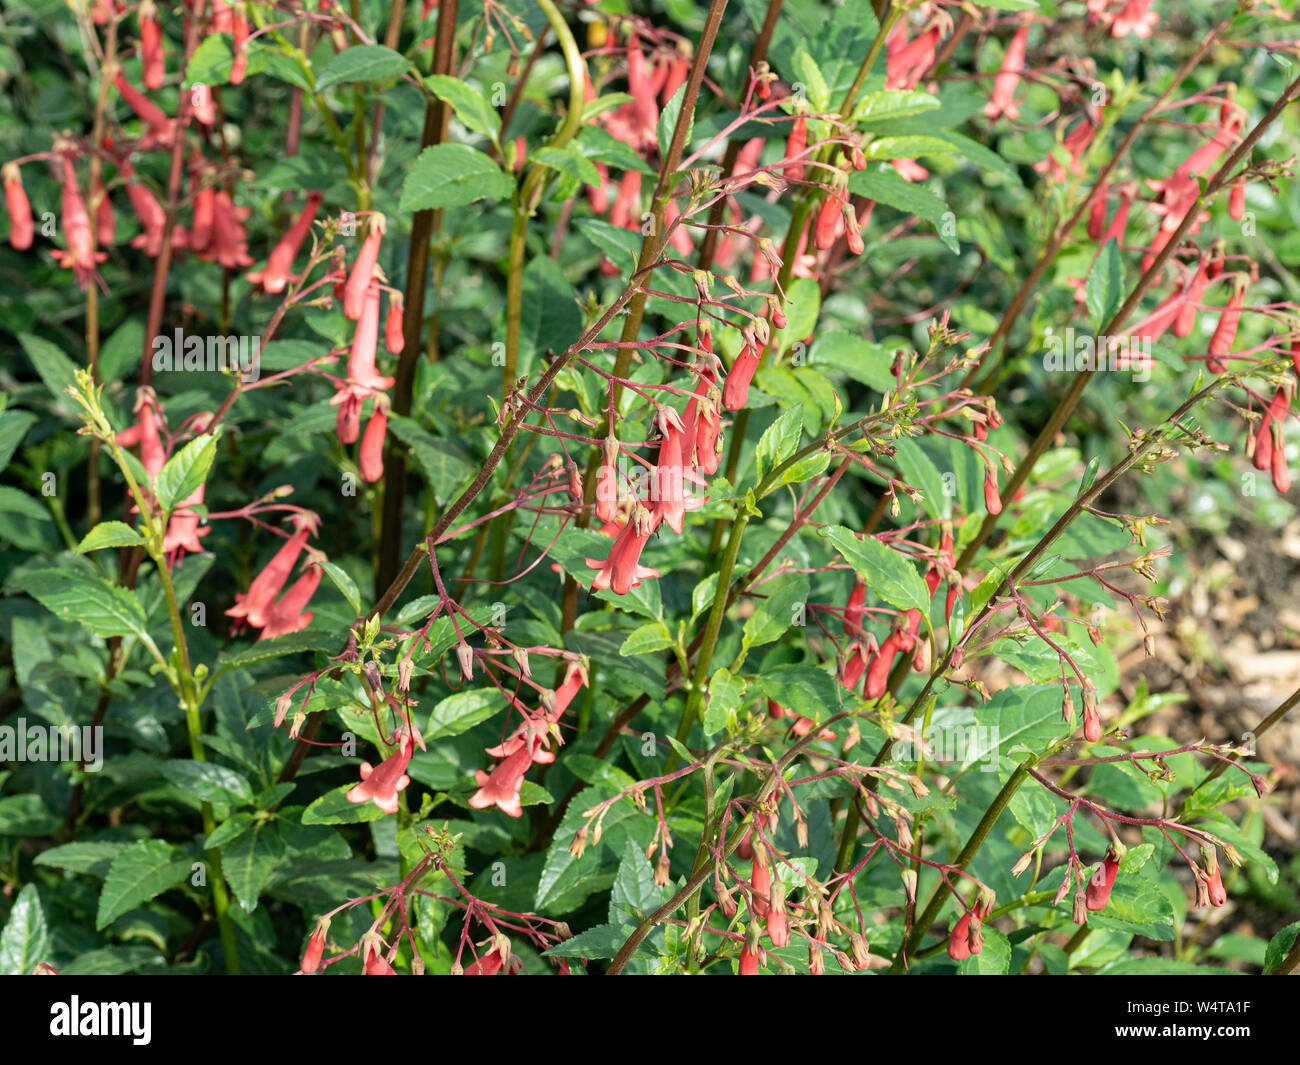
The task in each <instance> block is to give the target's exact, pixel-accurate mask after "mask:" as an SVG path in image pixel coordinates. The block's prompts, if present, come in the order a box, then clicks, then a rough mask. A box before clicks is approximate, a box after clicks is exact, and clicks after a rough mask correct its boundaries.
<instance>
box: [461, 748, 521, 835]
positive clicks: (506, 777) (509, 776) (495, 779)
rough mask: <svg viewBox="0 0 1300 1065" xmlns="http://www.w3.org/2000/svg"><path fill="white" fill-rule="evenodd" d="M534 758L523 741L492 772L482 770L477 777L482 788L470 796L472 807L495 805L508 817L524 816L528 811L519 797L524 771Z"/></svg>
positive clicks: (484, 807)
mask: <svg viewBox="0 0 1300 1065" xmlns="http://www.w3.org/2000/svg"><path fill="white" fill-rule="evenodd" d="M534 760H535V759H534V758H533V752H532V750H531V748H530V746H529V745H528V744H521V745H520V746H519V747H518V748H516V749H515V750H514V751H513V752H512V753H511V754H508V755H507V756H506V757H505V758H504V759H502V760H501V761H500V762H499V763H498V764H497V767H496V768H495V769H494V770H492V772H491V773H490V774H489V773H485V772H484V771H483V770H481V769H480V770H478V771H477V772H476V773H475V774H474V779H475V780H476V781H477V783H478V786H479V788H478V791H476V792H475V793H474V794H473V795H471V796H470V800H469V804H470V806H472V807H474V809H476V810H486V809H487V808H488V807H490V806H495V807H497V809H499V810H500V811H501V812H502V813H503V814H505V815H506V816H508V817H522V816H523V812H524V811H523V806H522V804H521V803H520V800H519V790H520V788H522V787H523V784H524V774H525V773H527V772H528V767H529V766H531V765H532V764H533V762H534Z"/></svg>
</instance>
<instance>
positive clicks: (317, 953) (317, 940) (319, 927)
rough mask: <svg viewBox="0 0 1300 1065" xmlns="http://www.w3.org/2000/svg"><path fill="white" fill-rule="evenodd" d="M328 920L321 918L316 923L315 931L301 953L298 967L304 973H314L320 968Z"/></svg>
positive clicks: (328, 925) (327, 931) (327, 930)
mask: <svg viewBox="0 0 1300 1065" xmlns="http://www.w3.org/2000/svg"><path fill="white" fill-rule="evenodd" d="M329 927H330V919H329V918H328V917H322V918H321V919H320V920H319V921H317V922H316V929H315V931H313V932H312V934H311V938H310V939H308V940H307V949H306V950H304V951H303V952H302V964H301V965H299V966H298V968H299V969H301V970H302V971H303V972H304V973H314V972H315V971H316V970H317V969H319V968H320V959H321V955H322V954H324V953H325V936H326V935H327V934H328V933H329Z"/></svg>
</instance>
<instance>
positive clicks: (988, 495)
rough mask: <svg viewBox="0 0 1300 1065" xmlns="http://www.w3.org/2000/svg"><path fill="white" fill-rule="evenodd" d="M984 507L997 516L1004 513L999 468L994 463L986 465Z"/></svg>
mask: <svg viewBox="0 0 1300 1065" xmlns="http://www.w3.org/2000/svg"><path fill="white" fill-rule="evenodd" d="M984 507H985V509H986V510H987V511H988V512H989V513H990V514H992V515H994V516H995V517H996V516H997V515H998V514H1001V513H1002V497H1001V495H1000V494H999V492H998V468H997V467H996V466H994V465H993V464H992V463H989V464H988V465H986V466H985V467H984Z"/></svg>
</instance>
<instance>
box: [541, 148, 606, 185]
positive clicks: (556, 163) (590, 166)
mask: <svg viewBox="0 0 1300 1065" xmlns="http://www.w3.org/2000/svg"><path fill="white" fill-rule="evenodd" d="M532 158H533V160H534V161H535V162H538V163H541V164H542V166H549V167H550V168H551V169H552V170H558V171H559V172H560V173H561V174H567V175H568V176H569V177H571V178H574V179H576V180H577V181H581V182H582V183H583V184H584V185H599V184H600V171H599V170H597V169H596V166H595V164H594V163H592V161H591V160H590V159H588V158H587V157H586V156H585V155H583V154H582V152H580V151H579V150H578V146H577V145H576V144H574V143H572V142H570V143H569V144H566V145H565V146H564V147H563V148H540V149H538V150H537V151H536V152H534V153H533V155H532Z"/></svg>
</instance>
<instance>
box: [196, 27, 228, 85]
mask: <svg viewBox="0 0 1300 1065" xmlns="http://www.w3.org/2000/svg"><path fill="white" fill-rule="evenodd" d="M233 65H234V56H233V55H232V54H231V51H230V42H229V41H228V40H227V39H226V35H225V34H224V33H213V34H211V35H210V36H209V37H208V38H207V40H205V41H204V42H203V43H202V44H200V45H199V46H198V47H197V48H196V49H195V50H194V55H193V56H191V57H190V62H189V65H188V66H187V67H186V68H185V83H186V84H187V85H224V84H226V82H228V81H229V80H230V68H231V67H232V66H233Z"/></svg>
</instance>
